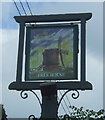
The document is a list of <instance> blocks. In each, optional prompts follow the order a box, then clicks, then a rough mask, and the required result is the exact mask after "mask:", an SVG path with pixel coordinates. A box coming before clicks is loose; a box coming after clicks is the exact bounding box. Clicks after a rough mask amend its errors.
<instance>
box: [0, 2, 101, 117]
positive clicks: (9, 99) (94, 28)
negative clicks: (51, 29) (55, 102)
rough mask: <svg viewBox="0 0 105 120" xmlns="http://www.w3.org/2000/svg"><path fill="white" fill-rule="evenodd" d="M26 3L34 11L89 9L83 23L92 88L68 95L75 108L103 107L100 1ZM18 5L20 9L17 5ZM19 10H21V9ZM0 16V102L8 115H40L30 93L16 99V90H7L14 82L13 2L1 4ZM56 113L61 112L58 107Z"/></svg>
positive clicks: (15, 35)
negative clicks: (86, 20)
mask: <svg viewBox="0 0 105 120" xmlns="http://www.w3.org/2000/svg"><path fill="white" fill-rule="evenodd" d="M29 4H30V6H31V9H32V12H33V13H34V14H52V13H53V14H55V13H78V12H82V13H83V12H92V14H93V17H92V19H91V20H89V21H88V22H87V36H86V38H87V56H86V57H87V80H88V81H90V82H91V83H92V84H93V90H92V91H82V92H80V97H79V98H78V99H77V100H72V98H71V95H70V94H68V96H69V97H70V102H71V104H72V105H75V106H78V107H80V106H83V107H84V108H90V109H94V110H96V111H97V110H99V109H101V108H102V107H103V64H102V63H103V61H102V58H103V51H102V50H103V37H102V36H103V29H102V28H103V6H102V4H103V3H101V2H93V3H92V2H87V3H86V2H84V3H83V2H69V3H67V2H63V3H62V2H43V3H37V2H30V3H29ZM18 5H19V3H18ZM0 6H1V3H0ZM19 6H20V5H19ZM0 8H1V7H0ZM19 8H20V9H21V6H20V7H19ZM20 11H21V12H22V9H21V10H20ZM27 11H28V9H27ZM22 13H23V12H22ZM27 13H29V12H27ZM0 16H2V17H0V22H1V23H2V26H1V25H0V47H2V56H0V60H1V59H2V96H1V97H2V101H1V102H2V103H3V104H4V106H5V108H6V111H7V115H8V117H28V115H30V114H35V116H40V112H41V109H40V106H39V104H38V102H37V100H36V98H35V97H34V96H33V95H32V94H30V93H29V98H28V99H26V100H23V99H21V98H20V96H19V92H17V91H10V90H8V85H9V84H10V83H11V82H12V81H15V74H16V61H17V60H16V59H17V51H18V50H17V48H18V38H19V37H18V34H19V33H18V28H19V27H18V24H17V23H16V22H15V20H14V19H13V17H14V16H18V12H17V10H16V8H15V6H14V4H13V2H3V3H2V12H1V13H0ZM1 40H2V41H1ZM0 62H1V61H0ZM0 65H1V64H0ZM0 68H1V66H0ZM23 71H24V70H23ZM0 86H1V84H0ZM37 93H38V94H39V96H40V92H39V91H37ZM0 95H1V94H0ZM59 114H65V113H64V111H63V109H62V108H61V107H60V110H59Z"/></svg>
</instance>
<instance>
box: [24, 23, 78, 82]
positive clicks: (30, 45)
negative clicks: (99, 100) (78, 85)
mask: <svg viewBox="0 0 105 120" xmlns="http://www.w3.org/2000/svg"><path fill="white" fill-rule="evenodd" d="M26 31H27V32H26V36H27V38H26V60H25V61H26V67H25V80H26V81H30V80H32V81H34V80H44V79H45V80H67V79H68V80H69V79H70V80H71V79H77V61H78V60H77V59H78V57H77V54H78V26H77V25H70V24H51V25H35V26H27V28H26Z"/></svg>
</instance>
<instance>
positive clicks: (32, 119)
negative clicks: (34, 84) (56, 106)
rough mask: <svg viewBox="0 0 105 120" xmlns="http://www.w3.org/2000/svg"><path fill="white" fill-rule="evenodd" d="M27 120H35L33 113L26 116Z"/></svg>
mask: <svg viewBox="0 0 105 120" xmlns="http://www.w3.org/2000/svg"><path fill="white" fill-rule="evenodd" d="M28 120H36V118H35V116H34V115H30V116H29V117H28Z"/></svg>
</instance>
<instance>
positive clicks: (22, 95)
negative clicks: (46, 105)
mask: <svg viewBox="0 0 105 120" xmlns="http://www.w3.org/2000/svg"><path fill="white" fill-rule="evenodd" d="M28 91H30V92H32V93H33V94H34V95H35V97H36V98H37V100H38V102H39V104H40V106H41V107H42V103H41V101H40V99H39V97H38V95H37V94H36V93H35V92H34V91H33V90H28ZM26 92H27V91H25V90H22V91H21V93H20V96H21V98H23V99H26V98H28V94H27V93H26Z"/></svg>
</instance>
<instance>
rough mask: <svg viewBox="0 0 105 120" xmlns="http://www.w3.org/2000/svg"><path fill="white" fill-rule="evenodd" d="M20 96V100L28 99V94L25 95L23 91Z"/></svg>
mask: <svg viewBox="0 0 105 120" xmlns="http://www.w3.org/2000/svg"><path fill="white" fill-rule="evenodd" d="M20 96H21V98H23V99H26V98H28V94H27V93H26V91H23V90H22V91H21V93H20Z"/></svg>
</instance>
